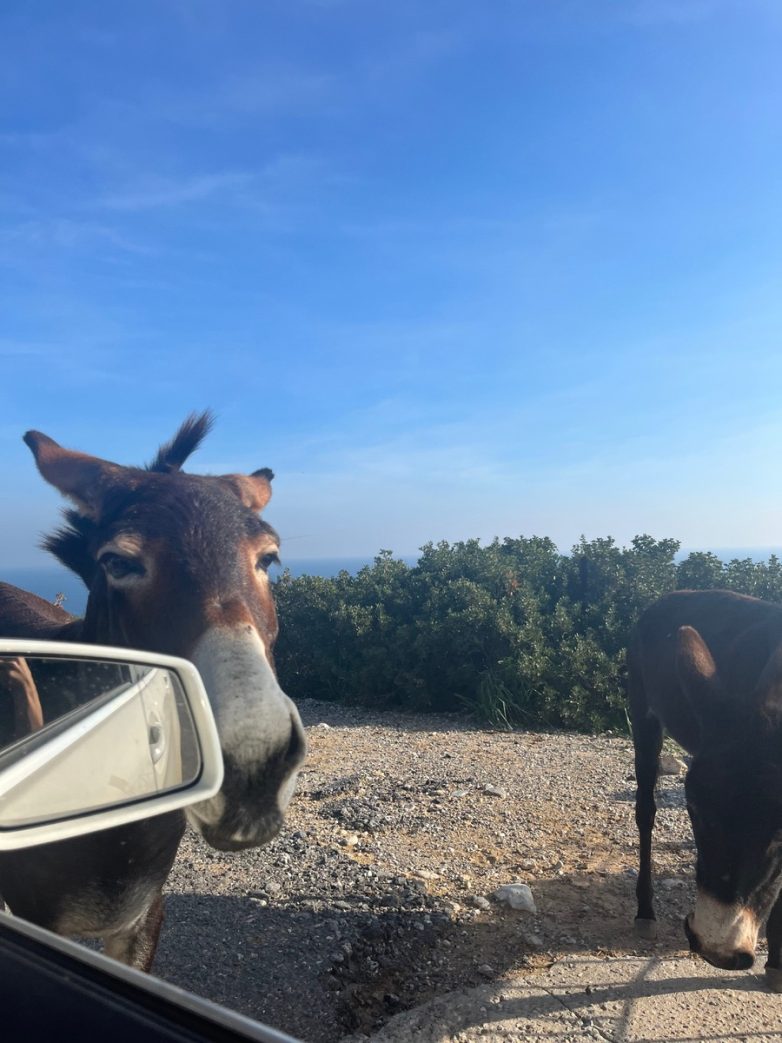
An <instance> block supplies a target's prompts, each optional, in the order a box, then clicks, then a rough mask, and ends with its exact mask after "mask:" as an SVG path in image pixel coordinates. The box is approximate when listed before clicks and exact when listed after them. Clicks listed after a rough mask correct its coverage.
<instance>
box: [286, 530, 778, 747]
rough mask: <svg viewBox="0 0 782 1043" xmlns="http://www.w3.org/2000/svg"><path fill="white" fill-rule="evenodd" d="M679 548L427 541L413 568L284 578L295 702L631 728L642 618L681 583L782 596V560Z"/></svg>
mask: <svg viewBox="0 0 782 1043" xmlns="http://www.w3.org/2000/svg"><path fill="white" fill-rule="evenodd" d="M678 549H679V544H678V543H677V542H676V540H654V539H652V538H651V537H650V536H637V537H636V538H635V539H634V540H633V541H632V544H631V546H630V547H625V548H622V547H617V546H616V544H615V543H614V541H613V539H610V538H609V539H598V540H592V541H589V542H587V541H586V540H583V539H582V541H581V542H580V543H579V544H577V545H576V546H575V547H574V548H573V550H572V552H571V553H570V554H560V553H559V552H558V550H557V548H556V547H555V545H554V544H553V543H552V542H551V540H548V539H543V538H539V537H531V538H529V539H525V538H520V539H505V540H502V541H500V540H495V541H494V542H493V543H490V544H488V545H487V546H481V545H480V542H479V541H478V540H468V541H467V542H465V543H455V544H448V543H444V542H443V543H438V544H431V543H430V544H427V545H426V546H425V547H424V548H423V550H422V554H421V557H420V559H419V561H418V563H417V564H416V565H415V566H413V567H410V566H408V565H406V564H405V563H404V562H403V561H400V560H398V559H395V558H394V557H393V555H392V554H391V552H390V551H381V552H380V554H379V555H378V557H377V558H375V561H374V564H373V565H370V566H367V567H366V568H363V569H362V570H361V571H360V572H359V573H358V574H357V575H355V576H352V575H350V574H349V573H347V572H341V573H340V574H339V575H338V576H336V577H335V578H334V579H322V578H320V577H317V576H301V577H299V578H297V579H293V578H292V577H291V576H290V575H289V574H287V573H286V574H284V575H283V576H282V578H281V579H280V580H278V581H277V583H276V584H275V591H276V597H277V606H278V610H279V613H280V624H281V633H280V639H279V642H278V645H277V663H278V668H279V672H280V677H281V680H282V682H283V685H284V686H285V688H286V689H287V690H288V691H289V693H290V694H291V695H292V696H294V697H299V698H301V697H305V696H309V697H312V698H317V699H326V700H335V701H341V702H352V703H362V704H364V705H368V706H376V707H402V708H404V709H407V710H445V711H453V710H470V711H473V712H474V713H476V714H477V715H479V716H480V717H481V718H483V719H485V720H488V721H491V722H493V723H496V724H524V725H528V726H529V725H539V726H563V727H567V728H577V729H586V730H590V731H591V730H595V729H602V728H606V727H612V726H617V725H619V726H624V723H625V715H624V702H623V689H622V684H621V670H622V664H623V657H624V649H625V646H626V644H627V639H628V635H629V632H630V628H631V627H632V625H633V623H634V621H635V620H636V618H637V617H638V615H639V613H640V612H641V610H642V609H643V608H644V607H645V606H646V605H648V604H649V603H650V602H652V601H654V600H655V598H657V597H659V596H660V595H661V594H663V593H665V592H666V591H668V590H673V589H675V588H693V587H696V588H708V587H723V588H727V589H730V590H736V591H740V592H742V593H746V594H754V595H757V596H758V597H764V598H768V599H770V600H777V601H782V563H780V561H779V560H778V559H777V558H775V557H771V558H770V559H769V560H768V561H765V562H754V561H752V560H751V559H744V560H738V559H737V560H734V561H731V562H729V563H727V564H726V563H723V562H722V561H720V560H719V558H717V557H716V556H715V555H714V554H710V553H695V554H690V555H689V557H687V558H686V559H684V560H683V561H681V562H679V563H677V562H676V560H675V556H676V553H677V551H678Z"/></svg>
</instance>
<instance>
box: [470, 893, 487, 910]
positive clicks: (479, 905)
mask: <svg viewBox="0 0 782 1043" xmlns="http://www.w3.org/2000/svg"><path fill="white" fill-rule="evenodd" d="M467 901H468V902H469V903H470V905H471V906H472V907H473V908H474V909H491V902H490V901H489V899H488V898H484V897H483V895H469V896H468V898H467Z"/></svg>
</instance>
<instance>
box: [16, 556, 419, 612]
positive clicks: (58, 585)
mask: <svg viewBox="0 0 782 1043" xmlns="http://www.w3.org/2000/svg"><path fill="white" fill-rule="evenodd" d="M404 560H405V561H406V562H407V563H408V564H409V565H413V564H415V562H416V560H417V559H416V558H414V557H406V558H404ZM371 563H372V558H301V559H296V558H294V559H291V560H290V561H283V568H284V569H289V570H290V572H291V575H293V576H304V575H310V576H325V577H330V576H336V575H337V573H338V572H341V571H342V570H343V569H344V570H346V571H347V572H350V573H352V574H355V573H356V572H358V571H359V569H362V568H363V567H364V566H365V565H370V564H371ZM270 574H271V576H272V578H273V579H275V578H277V577H278V576H280V575H281V574H282V569H279V568H276V567H274V568H272V570H271V573H270ZM0 581H2V582H4V583H12V584H13V585H14V586H15V587H21V588H22V589H23V590H29V591H31V592H32V593H33V594H37V595H38V597H40V598H44V599H45V600H46V601H54V600H55V598H57V596H58V595H62V606H63V608H64V609H65V610H66V612H70V613H72V614H73V615H75V616H78V615H81V614H82V612H84V608H85V606H86V604H87V590H86V587H85V586H84V584H83V583H82V581H81V580H80V579H79V577H78V576H75V575H74V574H73V573H72V572H69V571H68V569H66V568H63V567H62V566H59V565H56V564H52V565H51V566H50V567H48V568H47V567H45V566H44V567H43V568H40V567H39V568H2V567H0Z"/></svg>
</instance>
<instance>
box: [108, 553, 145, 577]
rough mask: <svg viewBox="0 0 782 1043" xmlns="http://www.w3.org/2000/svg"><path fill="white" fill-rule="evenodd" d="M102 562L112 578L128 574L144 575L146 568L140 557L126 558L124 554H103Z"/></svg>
mask: <svg viewBox="0 0 782 1043" xmlns="http://www.w3.org/2000/svg"><path fill="white" fill-rule="evenodd" d="M100 564H101V566H102V567H103V569H104V570H105V572H106V573H107V574H108V575H109V576H111V578H112V579H124V578H125V577H126V576H143V575H144V572H145V569H144V566H143V565H142V564H141V562H140V561H139V560H138V558H126V557H124V556H123V555H122V554H114V553H109V554H103V555H101V558H100Z"/></svg>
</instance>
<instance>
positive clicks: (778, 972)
mask: <svg viewBox="0 0 782 1043" xmlns="http://www.w3.org/2000/svg"><path fill="white" fill-rule="evenodd" d="M766 985H768V987H769V988H770V989H771V991H772V992H782V968H779V967H769V966H768V964H766Z"/></svg>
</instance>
